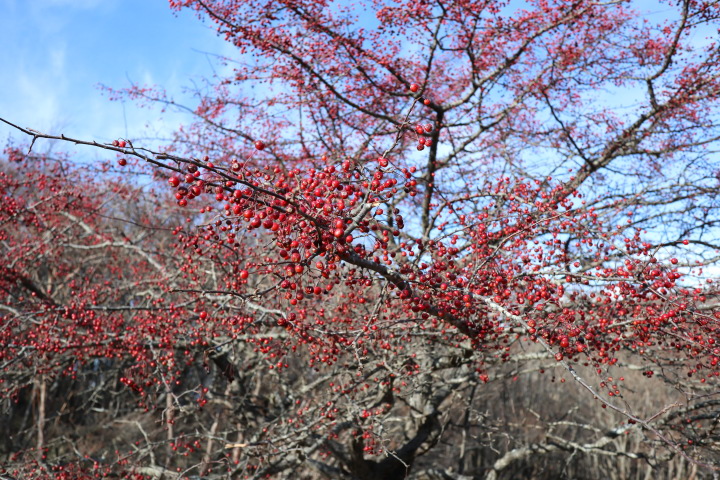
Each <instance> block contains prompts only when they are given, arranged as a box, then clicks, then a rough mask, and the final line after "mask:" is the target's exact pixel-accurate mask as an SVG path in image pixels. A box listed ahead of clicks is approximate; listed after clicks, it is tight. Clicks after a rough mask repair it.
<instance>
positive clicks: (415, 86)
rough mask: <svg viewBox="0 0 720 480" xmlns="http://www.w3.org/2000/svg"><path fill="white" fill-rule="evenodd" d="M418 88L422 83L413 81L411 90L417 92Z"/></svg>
mask: <svg viewBox="0 0 720 480" xmlns="http://www.w3.org/2000/svg"><path fill="white" fill-rule="evenodd" d="M418 90H420V85H418V84H417V83H413V84H412V85H410V91H411V92H413V93H415V92H417V91H418Z"/></svg>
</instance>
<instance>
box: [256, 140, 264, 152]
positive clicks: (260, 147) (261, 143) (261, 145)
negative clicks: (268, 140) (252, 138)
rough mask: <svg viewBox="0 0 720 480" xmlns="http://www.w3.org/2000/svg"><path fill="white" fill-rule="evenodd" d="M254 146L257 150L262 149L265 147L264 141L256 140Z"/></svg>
mask: <svg viewBox="0 0 720 480" xmlns="http://www.w3.org/2000/svg"><path fill="white" fill-rule="evenodd" d="M255 148H256V149H258V150H263V149H264V148H265V143H264V142H262V141H261V140H258V141H257V142H255Z"/></svg>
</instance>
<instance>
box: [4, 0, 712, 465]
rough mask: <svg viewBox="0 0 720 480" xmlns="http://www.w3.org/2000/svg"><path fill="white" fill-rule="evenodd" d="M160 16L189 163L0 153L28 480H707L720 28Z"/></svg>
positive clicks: (226, 10) (323, 7)
mask: <svg viewBox="0 0 720 480" xmlns="http://www.w3.org/2000/svg"><path fill="white" fill-rule="evenodd" d="M170 3H171V6H172V7H173V8H191V9H195V10H196V11H197V12H198V15H200V16H201V17H203V18H205V19H207V20H208V21H212V22H214V23H215V24H216V25H217V27H218V32H219V33H220V34H221V35H223V36H224V37H225V38H226V39H227V40H228V41H229V42H232V43H233V44H234V45H236V46H237V48H238V56H237V57H236V58H232V59H227V60H226V61H228V62H233V63H234V65H235V66H236V68H235V71H234V75H233V76H231V77H229V78H216V79H212V80H211V81H210V82H209V84H208V85H207V89H206V90H202V91H198V92H197V93H198V104H197V106H192V107H189V108H190V109H191V111H192V112H193V114H194V115H195V121H194V122H193V123H192V124H190V125H186V126H184V127H183V128H182V129H180V130H178V132H177V135H176V137H175V140H174V142H173V143H172V144H171V145H168V146H167V148H166V149H164V150H163V151H152V150H149V149H144V148H142V146H141V145H139V144H134V143H133V142H131V141H130V140H128V139H122V140H118V141H116V142H114V143H113V144H112V145H98V144H95V145H94V146H96V147H101V148H104V149H106V150H109V151H114V152H116V153H117V154H118V155H119V156H120V158H121V159H122V162H121V164H113V165H112V166H110V165H108V166H105V174H104V175H100V176H92V177H88V176H83V174H82V171H83V170H82V169H81V168H73V167H72V166H71V165H69V164H68V162H66V161H59V160H57V159H55V160H49V159H41V158H38V157H37V156H35V155H33V154H30V155H27V154H26V153H25V152H26V151H27V150H23V151H20V150H16V149H10V150H8V152H7V156H8V162H7V163H6V165H5V174H4V177H3V182H4V183H3V188H4V191H3V195H4V198H5V199H6V200H7V201H5V202H4V203H3V208H4V210H3V215H4V217H3V223H2V225H3V228H4V229H5V230H3V231H4V235H5V238H4V241H5V243H4V244H3V245H4V246H5V248H6V252H7V253H6V257H7V258H8V259H9V260H8V262H9V263H8V265H7V266H3V267H2V268H3V282H4V285H3V295H5V296H6V298H7V301H6V302H5V303H6V304H7V307H5V311H4V313H3V315H4V316H3V317H2V318H3V329H2V331H3V335H5V336H4V337H3V342H4V345H6V346H7V347H8V348H6V349H5V353H4V354H3V355H4V356H3V357H0V359H1V360H2V361H3V362H5V363H4V364H3V384H4V385H6V386H7V387H6V396H7V398H8V403H7V404H6V412H7V413H8V416H7V420H6V421H7V424H8V425H10V428H9V429H10V430H11V431H13V432H15V433H14V435H13V437H12V439H11V441H10V443H9V444H8V445H7V446H6V447H5V448H6V452H8V455H9V454H10V452H13V453H15V452H17V451H18V450H20V449H22V450H27V449H29V448H30V447H35V450H32V451H28V452H26V453H23V454H15V455H14V456H13V457H10V456H8V463H9V465H10V468H11V469H13V471H15V472H16V473H21V474H22V476H27V475H30V474H31V473H30V472H31V471H34V472H35V474H36V475H46V473H45V472H48V473H47V474H54V475H57V476H62V475H69V476H70V477H71V478H77V476H79V475H81V473H79V472H85V473H84V474H86V475H88V476H89V477H92V476H93V475H97V474H98V472H103V473H108V474H109V473H112V474H115V475H119V476H125V477H127V476H133V475H134V476H136V477H141V476H146V477H155V478H159V477H162V476H187V477H191V476H196V477H199V478H243V477H248V478H264V477H271V478H272V477H277V478H322V477H327V478H361V479H365V478H367V479H371V478H406V477H407V478H518V477H521V476H523V475H524V476H525V477H527V478H536V477H541V476H543V475H544V476H546V477H547V478H559V477H562V476H563V475H564V476H567V477H573V478H596V477H597V476H598V474H597V472H599V471H603V472H607V471H611V472H614V474H615V475H616V476H617V478H630V477H631V476H637V477H640V476H641V475H642V476H645V475H652V476H653V478H663V477H667V478H672V477H682V476H686V475H693V474H695V475H707V476H709V475H711V474H712V473H711V472H712V471H713V468H714V464H715V463H717V450H718V448H717V430H716V429H717V418H718V415H717V409H718V399H717V398H716V397H717V393H718V392H717V376H718V369H717V363H718V356H719V355H720V350H718V346H717V345H716V342H717V341H718V338H717V337H718V335H717V328H718V324H717V315H716V310H717V308H716V305H715V304H716V287H715V283H714V278H713V277H714V273H713V269H714V267H715V263H716V260H717V245H716V243H717V241H718V240H717V233H716V232H717V230H716V229H715V228H714V227H715V224H716V222H717V218H716V213H715V209H714V207H715V203H716V202H717V199H716V195H715V190H716V188H717V183H718V178H717V161H716V158H715V155H716V152H715V149H716V148H717V141H718V132H719V131H720V130H718V128H717V127H718V125H717V112H718V110H717V98H718V90H719V88H718V58H717V57H718V53H717V49H716V48H715V45H714V44H712V43H711V41H710V40H705V39H704V38H703V36H704V35H708V34H711V33H714V32H715V31H716V30H717V28H718V13H720V12H718V6H717V5H715V4H714V3H710V2H695V1H689V0H688V1H684V2H679V3H672V4H671V3H664V2H658V5H657V8H658V9H659V11H660V12H661V13H659V14H657V13H656V14H655V15H649V14H647V13H643V12H642V11H639V10H637V9H638V8H641V7H643V6H642V5H633V4H632V2H610V3H599V2H587V1H577V2H574V3H568V2H545V1H543V2H524V3H522V4H516V3H503V2H497V1H492V2H461V1H455V2H449V3H446V2H423V1H418V2H412V3H408V4H396V3H389V4H382V3H381V2H367V3H358V4H354V5H352V6H349V5H346V4H344V3H342V2H338V3H331V2H281V3H277V2H266V3H263V4H260V5H258V4H257V2H253V3H252V4H251V3H246V2H227V1H217V2H214V1H202V2H201V1H187V2H175V1H172V2H170ZM122 93H123V94H125V95H127V96H130V97H132V98H136V99H139V100H145V101H147V100H149V101H153V102H161V103H164V104H166V105H169V106H176V107H179V108H188V107H183V106H181V105H176V104H175V103H174V102H173V101H172V99H171V97H170V96H169V95H168V94H166V93H165V92H163V91H161V90H159V89H156V88H148V87H142V86H133V87H132V88H130V89H128V90H127V91H125V92H122ZM23 131H25V133H27V134H29V135H31V136H32V137H33V142H34V141H35V140H38V141H40V140H39V139H42V138H59V139H61V140H62V139H64V140H68V139H67V138H66V137H62V138H60V137H58V136H54V135H48V134H44V133H39V132H34V131H31V130H23ZM69 140H70V141H74V142H76V143H88V144H90V145H92V142H84V141H80V140H73V139H69ZM128 162H129V163H128ZM116 165H117V166H116ZM147 175H152V176H154V177H155V178H156V179H160V180H162V181H163V183H164V188H163V190H162V191H158V192H157V193H155V192H153V191H152V190H151V188H150V187H149V186H148V185H145V186H143V182H146V180H139V179H143V178H148V177H147ZM167 185H169V186H170V189H169V193H168V188H167ZM170 194H173V195H175V197H174V198H172V197H171V198H167V195H170ZM39 254H42V257H40V258H42V260H43V261H42V262H38V261H37V258H38V257H37V255H39ZM15 259H17V260H15ZM58 285H59V286H58ZM33 294H34V295H33ZM5 312H7V314H5ZM48 391H50V392H51V393H52V395H49V396H48ZM63 396H67V397H69V398H70V399H71V400H68V401H66V402H64V403H60V401H59V400H57V399H58V398H62V397H63ZM48 398H52V399H53V400H52V401H53V402H55V401H57V402H58V404H57V405H55V404H52V405H51V404H49V403H48V402H49V400H48ZM13 401H14V402H15V403H12V402H13ZM21 418H22V419H23V420H20V419H21ZM51 419H52V420H51ZM49 425H53V426H54V428H57V430H52V429H50V428H49ZM71 425H72V430H71V431H72V432H73V433H72V434H66V433H63V432H66V431H67V428H68V426H71ZM95 439H97V440H95ZM17 445H19V447H18V446H17ZM33 455H35V457H34V458H33ZM38 455H39V456H40V457H39V458H38V457H37V456H38ZM43 455H44V457H43ZM33 469H34V470H33ZM38 472H42V473H38ZM68 472H70V473H68ZM648 472H651V473H648Z"/></svg>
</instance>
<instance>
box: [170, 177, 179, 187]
mask: <svg viewBox="0 0 720 480" xmlns="http://www.w3.org/2000/svg"><path fill="white" fill-rule="evenodd" d="M168 183H169V184H170V186H172V187H177V186H178V185H180V179H179V178H178V177H176V176H174V175H173V176H172V177H170V179H169V180H168Z"/></svg>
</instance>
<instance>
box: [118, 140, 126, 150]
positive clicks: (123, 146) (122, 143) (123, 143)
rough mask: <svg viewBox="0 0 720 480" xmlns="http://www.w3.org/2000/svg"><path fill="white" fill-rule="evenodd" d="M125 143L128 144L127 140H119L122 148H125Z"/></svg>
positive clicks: (119, 145)
mask: <svg viewBox="0 0 720 480" xmlns="http://www.w3.org/2000/svg"><path fill="white" fill-rule="evenodd" d="M125 145H126V143H125V140H120V141H119V142H118V147H120V148H125Z"/></svg>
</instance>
